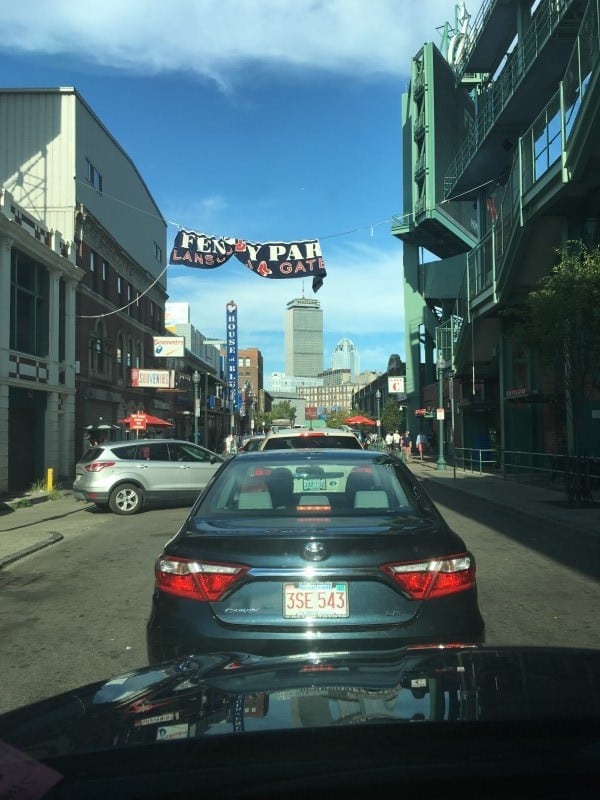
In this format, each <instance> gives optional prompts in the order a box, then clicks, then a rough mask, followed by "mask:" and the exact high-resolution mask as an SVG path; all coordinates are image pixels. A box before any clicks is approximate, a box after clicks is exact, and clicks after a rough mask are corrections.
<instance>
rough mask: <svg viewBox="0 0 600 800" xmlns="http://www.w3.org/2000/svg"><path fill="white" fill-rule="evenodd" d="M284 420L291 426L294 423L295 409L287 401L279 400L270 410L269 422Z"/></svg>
mask: <svg viewBox="0 0 600 800" xmlns="http://www.w3.org/2000/svg"><path fill="white" fill-rule="evenodd" d="M276 419H284V420H286V421H287V422H289V424H290V425H292V426H293V424H294V422H295V421H296V409H295V408H294V406H293V405H292V404H291V403H290V401H289V400H280V401H279V402H278V403H275V404H274V405H273V407H272V408H271V420H276Z"/></svg>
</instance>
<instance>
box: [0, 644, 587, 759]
mask: <svg viewBox="0 0 600 800" xmlns="http://www.w3.org/2000/svg"><path fill="white" fill-rule="evenodd" d="M599 685H600V651H597V650H583V649H569V648H533V647H531V648H527V647H518V648H510V647H500V648H494V647H490V646H472V645H460V644H457V645H446V646H427V647H410V648H403V649H401V650H398V651H394V652H381V653H370V654H360V653H353V654H350V653H332V654H326V655H323V654H320V655H318V656H317V655H311V654H306V655H302V656H295V657H289V656H288V657H286V658H260V657H255V656H248V655H244V654H241V653H218V654H211V655H205V656H197V657H196V656H190V657H186V658H182V659H179V660H177V661H173V662H168V663H165V664H162V665H160V666H158V667H156V666H155V667H148V668H145V669H142V670H139V671H137V672H132V673H129V674H127V675H123V676H121V677H117V678H113V679H111V680H109V681H106V682H101V683H95V684H91V685H88V686H85V687H83V688H81V689H78V690H75V691H71V692H67V693H65V694H62V695H58V696H57V697H54V698H51V699H49V700H44V701H41V702H39V703H35V704H33V705H31V706H27V707H24V708H20V709H17V710H15V711H12V712H9V713H7V714H4V715H2V716H1V717H0V739H2V740H4V741H5V742H8V743H10V744H12V745H13V746H15V747H18V748H20V749H21V750H23V751H25V752H27V753H28V754H29V755H31V756H33V757H35V758H39V759H43V758H51V757H53V756H59V755H63V754H73V753H83V752H93V751H99V750H109V749H115V748H117V749H118V748H125V747H130V746H135V745H141V744H144V745H147V744H149V743H154V742H161V741H170V740H174V739H190V738H196V737H203V736H215V735H219V734H232V733H234V734H243V733H244V732H254V731H265V730H289V729H293V728H307V727H323V726H340V725H357V724H363V723H364V724H366V723H370V724H372V723H381V724H383V725H385V724H391V723H395V724H417V723H421V724H427V723H437V724H443V723H445V722H453V723H456V722H460V721H477V720H486V721H489V720H531V719H540V720H543V719H544V718H548V719H563V718H564V719H568V718H574V717H575V718H580V719H584V718H594V717H598V716H599V715H600V693H599V692H598V686H599Z"/></svg>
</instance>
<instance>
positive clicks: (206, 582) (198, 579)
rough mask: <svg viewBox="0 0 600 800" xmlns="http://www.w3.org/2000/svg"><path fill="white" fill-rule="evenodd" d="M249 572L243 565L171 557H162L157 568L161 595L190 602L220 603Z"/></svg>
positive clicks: (158, 560) (157, 562)
mask: <svg viewBox="0 0 600 800" xmlns="http://www.w3.org/2000/svg"><path fill="white" fill-rule="evenodd" d="M247 571H248V567H246V566H242V565H241V564H209V563H206V562H200V561H193V560H191V559H187V558H174V557H171V556H161V557H159V558H158V559H157V561H156V566H155V569H154V572H155V575H156V585H157V587H158V588H159V589H160V591H161V592H167V593H168V594H174V595H177V596H178V597H187V598H188V599H189V600H220V599H221V597H222V596H223V595H224V594H225V592H227V590H228V589H230V588H231V587H232V586H233V585H234V583H235V582H236V581H238V580H239V579H240V578H241V577H242V575H244V573H245V572H247Z"/></svg>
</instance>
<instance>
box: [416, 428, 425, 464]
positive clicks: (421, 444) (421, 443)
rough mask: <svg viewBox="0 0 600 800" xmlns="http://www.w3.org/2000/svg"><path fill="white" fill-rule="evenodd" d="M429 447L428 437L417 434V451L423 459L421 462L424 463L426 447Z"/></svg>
mask: <svg viewBox="0 0 600 800" xmlns="http://www.w3.org/2000/svg"><path fill="white" fill-rule="evenodd" d="M426 445H427V437H426V436H425V434H424V433H422V432H421V433H418V434H417V450H418V451H419V456H420V457H421V461H423V456H424V455H425V447H426Z"/></svg>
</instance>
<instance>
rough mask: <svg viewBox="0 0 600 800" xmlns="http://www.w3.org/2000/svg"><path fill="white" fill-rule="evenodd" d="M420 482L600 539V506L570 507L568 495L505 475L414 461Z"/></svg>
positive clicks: (431, 462) (599, 504) (412, 466)
mask: <svg viewBox="0 0 600 800" xmlns="http://www.w3.org/2000/svg"><path fill="white" fill-rule="evenodd" d="M407 466H408V467H409V469H410V470H411V471H412V472H413V473H414V475H416V476H417V477H418V478H425V479H427V480H432V481H436V482H437V483H441V484H445V485H447V486H451V487H453V488H454V489H456V490H457V491H461V492H467V493H468V494H472V495H476V496H477V497H480V498H482V499H484V500H489V501H490V502H491V503H498V504H499V505H502V506H508V507H509V508H512V509H513V510H514V511H518V512H519V513H521V514H524V515H526V516H530V517H535V518H536V519H545V520H548V522H552V523H554V524H556V523H558V524H560V525H564V526H565V528H567V529H568V530H570V531H577V532H578V533H583V534H585V535H588V536H594V537H596V538H600V503H598V502H596V503H595V504H592V505H591V506H588V507H585V506H569V505H568V504H567V502H566V497H565V492H564V491H561V490H560V489H549V488H545V487H542V486H532V485H531V484H529V483H526V482H521V483H518V482H517V481H516V480H512V479H507V480H505V479H504V477H503V476H502V475H494V474H490V473H485V472H483V473H480V472H468V471H464V470H462V469H458V468H457V469H456V473H455V472H454V468H453V466H452V465H451V464H448V465H447V466H446V469H445V470H438V469H437V462H436V459H432V458H429V459H425V460H424V461H423V462H421V461H420V460H419V459H418V458H415V457H413V460H412V461H410V462H409V463H408V465H407Z"/></svg>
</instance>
